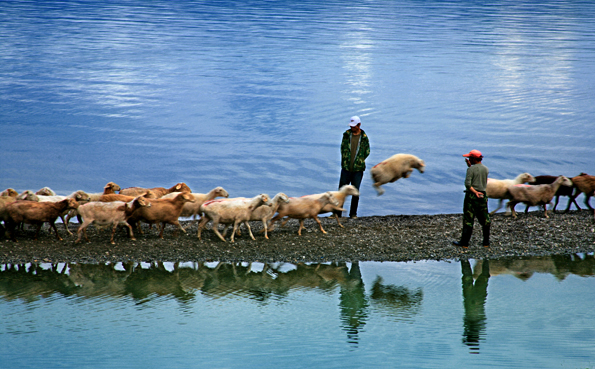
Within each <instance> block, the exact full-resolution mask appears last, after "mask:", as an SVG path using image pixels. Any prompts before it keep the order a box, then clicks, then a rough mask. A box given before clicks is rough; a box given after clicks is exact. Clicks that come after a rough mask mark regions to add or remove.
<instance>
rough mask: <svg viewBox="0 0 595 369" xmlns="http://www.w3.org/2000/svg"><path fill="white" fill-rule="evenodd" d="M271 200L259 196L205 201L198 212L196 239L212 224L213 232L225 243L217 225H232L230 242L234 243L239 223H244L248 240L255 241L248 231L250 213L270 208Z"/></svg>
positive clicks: (262, 195)
mask: <svg viewBox="0 0 595 369" xmlns="http://www.w3.org/2000/svg"><path fill="white" fill-rule="evenodd" d="M272 205H273V203H272V202H271V198H270V197H269V195H267V194H260V195H257V196H255V197H253V198H251V199H246V198H234V199H221V200H211V201H207V202H205V203H204V204H202V205H201V207H200V211H201V212H202V213H203V216H202V218H201V219H200V223H199V224H198V239H199V240H200V239H201V232H202V230H203V228H204V227H205V226H206V224H207V223H208V222H209V220H210V221H212V222H213V225H212V228H213V232H215V234H216V235H217V236H218V237H219V238H220V239H221V240H222V241H224V242H225V237H224V236H223V235H221V233H219V229H218V227H219V223H221V224H233V230H232V233H231V239H230V240H231V242H234V235H235V233H236V230H237V229H238V226H239V224H240V223H244V224H245V225H246V228H248V233H249V234H250V238H252V239H253V240H256V239H255V238H254V235H253V234H252V230H251V229H250V224H248V221H249V220H250V217H251V216H252V212H253V211H254V210H255V209H257V208H258V207H259V206H272Z"/></svg>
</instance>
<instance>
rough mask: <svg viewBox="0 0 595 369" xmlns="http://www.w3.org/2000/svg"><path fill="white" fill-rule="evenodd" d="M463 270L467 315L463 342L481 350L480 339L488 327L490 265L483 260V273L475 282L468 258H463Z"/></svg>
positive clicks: (471, 347)
mask: <svg viewBox="0 0 595 369" xmlns="http://www.w3.org/2000/svg"><path fill="white" fill-rule="evenodd" d="M461 269H462V271H463V305H464V307H465V317H464V319H463V325H464V333H463V343H464V344H466V345H467V346H469V349H470V350H471V352H477V353H478V352H479V341H480V340H481V339H482V336H483V335H484V331H485V327H486V322H485V321H486V313H485V302H486V298H487V296H488V279H490V265H489V262H488V261H487V260H484V261H483V264H482V269H481V274H480V275H479V277H477V280H476V281H475V283H473V271H472V270H471V265H470V264H469V261H468V260H461Z"/></svg>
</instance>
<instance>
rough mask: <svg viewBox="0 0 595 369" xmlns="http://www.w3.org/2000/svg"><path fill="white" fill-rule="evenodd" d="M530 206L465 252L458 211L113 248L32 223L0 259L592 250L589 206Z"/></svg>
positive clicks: (152, 235)
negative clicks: (556, 209)
mask: <svg viewBox="0 0 595 369" xmlns="http://www.w3.org/2000/svg"><path fill="white" fill-rule="evenodd" d="M549 213H550V218H549V219H548V218H545V217H544V215H543V212H541V211H535V212H529V213H528V214H519V217H518V218H517V219H512V218H510V217H506V216H504V214H501V213H499V214H496V215H495V216H493V218H492V237H491V241H492V245H491V247H489V248H484V247H483V246H482V245H481V226H480V225H479V224H477V223H476V224H475V232H474V234H473V237H472V239H471V245H470V246H469V248H468V249H463V248H460V247H456V246H453V245H452V241H453V240H455V239H458V238H459V237H460V232H461V224H462V214H441V215H389V216H370V217H361V218H358V219H353V220H352V219H349V218H342V224H343V225H344V226H345V228H340V227H339V226H338V225H337V222H336V221H335V220H334V219H331V218H320V219H321V221H322V224H323V227H324V229H325V230H326V231H327V232H328V233H327V234H323V233H321V232H320V230H319V228H318V226H317V225H316V223H315V222H314V221H313V220H306V222H305V225H306V229H304V230H303V231H302V236H298V235H297V229H298V222H297V221H296V220H291V221H290V222H289V223H287V225H286V226H285V227H277V228H276V229H275V230H274V231H273V232H271V233H270V234H269V237H270V239H269V240H267V239H265V238H264V235H263V234H262V233H258V231H260V230H261V229H262V225H261V224H260V223H259V222H252V223H251V224H252V230H253V233H254V235H255V237H256V241H253V240H251V239H250V237H249V235H248V233H247V231H246V229H245V228H242V234H241V236H239V237H236V242H235V243H230V242H222V241H220V240H219V239H218V238H217V237H216V236H215V234H214V233H213V232H212V231H211V230H210V226H207V229H206V230H205V231H203V235H202V236H203V240H202V241H199V240H198V239H197V236H196V233H197V224H196V223H195V222H190V221H186V222H182V224H183V225H184V226H189V227H188V228H187V230H188V233H187V234H182V233H180V234H179V235H178V236H177V237H174V234H173V233H174V232H173V231H174V227H173V226H171V225H168V226H166V229H165V234H164V239H159V238H158V231H157V230H156V229H155V227H153V229H148V226H146V225H145V226H144V228H143V230H144V234H140V235H139V234H137V235H136V236H137V240H136V241H131V240H129V239H128V238H127V235H126V232H125V229H119V230H118V232H117V233H116V236H115V241H116V245H112V244H110V243H109V238H110V230H107V229H104V230H97V229H95V228H94V227H89V228H88V235H89V238H90V240H91V242H84V241H83V242H81V243H79V244H75V243H74V240H75V239H76V229H77V227H78V224H71V225H70V230H71V232H73V233H74V235H72V236H70V235H67V234H66V232H65V231H64V228H63V224H61V223H59V224H57V227H58V231H59V233H60V235H61V236H62V237H63V238H64V241H58V240H56V238H55V237H54V235H53V234H49V232H48V227H47V225H44V227H43V229H42V231H41V233H40V236H39V240H38V241H34V240H33V236H34V234H35V232H34V229H33V227H28V228H26V229H25V230H24V231H21V232H18V233H17V239H18V242H17V243H15V242H12V241H9V240H6V239H3V240H2V241H0V264H8V263H10V264H21V263H28V262H52V263H58V262H70V263H106V262H112V263H114V262H120V261H121V262H129V261H136V262H141V261H144V262H153V261H171V262H187V261H197V262H200V261H223V262H240V261H261V262H333V261H345V262H349V261H416V260H458V259H483V258H489V259H499V258H503V257H514V256H519V257H522V256H545V255H556V254H575V253H593V252H595V223H594V221H593V214H592V213H591V212H590V211H586V210H583V211H573V212H570V213H568V214H561V213H553V212H549Z"/></svg>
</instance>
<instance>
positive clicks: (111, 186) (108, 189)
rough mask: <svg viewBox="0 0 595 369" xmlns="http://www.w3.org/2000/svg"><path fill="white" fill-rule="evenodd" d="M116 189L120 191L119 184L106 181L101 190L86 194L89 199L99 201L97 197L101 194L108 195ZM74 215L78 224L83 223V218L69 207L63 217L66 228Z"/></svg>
mask: <svg viewBox="0 0 595 369" xmlns="http://www.w3.org/2000/svg"><path fill="white" fill-rule="evenodd" d="M116 191H120V186H118V185H117V184H115V183H114V182H108V183H107V184H106V185H105V186H104V187H103V192H96V193H87V195H89V201H99V199H100V198H101V196H103V195H108V194H115V193H116ZM75 216H76V218H77V220H78V222H79V224H81V223H83V220H82V219H81V217H80V215H79V214H78V212H77V209H71V210H70V211H69V212H68V215H66V217H65V218H64V220H65V222H66V223H65V225H66V228H68V224H69V222H70V219H72V218H73V217H75Z"/></svg>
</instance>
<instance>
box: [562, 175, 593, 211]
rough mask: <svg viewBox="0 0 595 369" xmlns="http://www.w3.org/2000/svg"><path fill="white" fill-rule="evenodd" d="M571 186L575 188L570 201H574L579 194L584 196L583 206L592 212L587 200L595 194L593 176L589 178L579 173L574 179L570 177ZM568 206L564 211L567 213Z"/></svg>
mask: <svg viewBox="0 0 595 369" xmlns="http://www.w3.org/2000/svg"><path fill="white" fill-rule="evenodd" d="M571 179H572V186H573V187H575V188H576V190H575V191H574V194H573V195H572V197H571V199H572V200H574V199H576V198H577V197H578V195H580V194H581V193H583V194H585V205H587V207H588V208H589V210H591V211H593V210H594V209H593V207H592V206H591V204H589V199H590V198H591V196H593V194H594V193H595V176H590V175H588V174H586V173H581V174H580V175H578V176H576V177H572V178H571ZM568 209H570V206H568V208H567V209H566V211H568Z"/></svg>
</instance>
